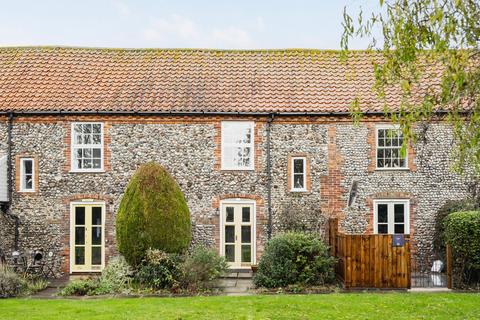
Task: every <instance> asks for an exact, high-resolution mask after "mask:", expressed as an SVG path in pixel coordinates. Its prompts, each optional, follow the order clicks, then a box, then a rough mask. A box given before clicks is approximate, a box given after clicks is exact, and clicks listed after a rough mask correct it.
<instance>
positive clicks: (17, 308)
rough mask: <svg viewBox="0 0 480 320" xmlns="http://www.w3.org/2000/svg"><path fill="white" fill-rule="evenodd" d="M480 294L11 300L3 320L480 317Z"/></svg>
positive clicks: (2, 303) (1, 307)
mask: <svg viewBox="0 0 480 320" xmlns="http://www.w3.org/2000/svg"><path fill="white" fill-rule="evenodd" d="M479 318H480V294H478V293H475V294H471V293H468V294H467V293H431V294H427V293H411V294H408V293H351V294H350V293H349V294H342V293H336V294H325V295H260V296H249V297H225V296H217V297H188V298H123V299H120V298H109V299H75V300H69V299H54V300H41V299H9V300H0V319H11V320H13V319H29V320H36V319H41V320H46V319H62V320H67V319H210V320H213V319H449V320H451V319H479Z"/></svg>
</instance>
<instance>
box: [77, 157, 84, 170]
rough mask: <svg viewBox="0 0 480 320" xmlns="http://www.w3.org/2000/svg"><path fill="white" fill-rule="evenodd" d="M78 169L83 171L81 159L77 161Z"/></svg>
mask: <svg viewBox="0 0 480 320" xmlns="http://www.w3.org/2000/svg"><path fill="white" fill-rule="evenodd" d="M76 163H77V169H82V168H83V161H82V160H81V159H79V160H77V162H76Z"/></svg>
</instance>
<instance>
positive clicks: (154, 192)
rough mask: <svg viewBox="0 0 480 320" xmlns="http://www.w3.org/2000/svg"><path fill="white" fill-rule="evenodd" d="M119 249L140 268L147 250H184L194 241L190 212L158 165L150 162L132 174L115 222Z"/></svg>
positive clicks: (173, 183)
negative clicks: (139, 265) (192, 239)
mask: <svg viewBox="0 0 480 320" xmlns="http://www.w3.org/2000/svg"><path fill="white" fill-rule="evenodd" d="M116 230H117V242H118V249H119V251H120V252H121V253H122V255H123V256H124V257H125V259H126V260H127V262H128V263H130V264H131V265H132V266H137V265H138V264H139V263H140V262H141V261H142V259H143V258H144V256H145V253H146V251H147V249H149V248H152V249H159V250H162V251H165V252H169V253H180V252H182V251H184V250H185V249H186V248H187V247H188V245H189V243H190V240H191V225H190V212H189V210H188V206H187V203H186V201H185V197H184V195H183V193H182V191H181V190H180V187H179V186H178V184H177V183H176V182H175V180H174V179H173V178H172V176H171V175H170V174H169V173H168V172H167V171H166V170H165V169H164V168H163V167H162V166H160V165H159V164H157V163H155V162H149V163H147V164H145V165H143V166H141V167H140V168H139V169H138V170H137V172H136V173H135V174H134V175H133V177H132V179H131V181H130V183H129V184H128V186H127V189H126V191H125V194H124V196H123V198H122V201H121V203H120V207H119V210H118V215H117V220H116Z"/></svg>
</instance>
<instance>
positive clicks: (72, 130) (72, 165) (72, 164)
mask: <svg viewBox="0 0 480 320" xmlns="http://www.w3.org/2000/svg"><path fill="white" fill-rule="evenodd" d="M78 124H92V125H93V124H99V125H100V144H76V142H75V125H78ZM70 136H71V137H70V172H104V162H105V155H104V150H103V144H104V142H103V141H104V127H103V123H102V122H73V123H72V125H71V128H70ZM79 148H95V149H98V148H99V149H100V157H101V158H100V168H96V169H95V168H88V169H79V168H77V162H76V161H75V151H76V149H79Z"/></svg>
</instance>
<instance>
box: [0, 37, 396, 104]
mask: <svg viewBox="0 0 480 320" xmlns="http://www.w3.org/2000/svg"><path fill="white" fill-rule="evenodd" d="M353 54H354V59H353V60H350V61H351V62H350V65H346V64H345V63H343V62H341V61H340V57H339V52H338V51H322V50H305V49H287V50H245V51H238V50H202V49H198V50H197V49H191V50H188V49H171V50H169V49H98V48H68V47H15V48H13V47H11V48H10V47H6V48H0V111H1V112H6V111H14V112H15V111H16V112H28V111H35V112H38V111H41V112H43V111H66V112H92V111H93V112H95V111H101V112H252V113H255V112H256V113H263V112H348V111H349V107H350V105H351V103H352V100H353V99H354V97H355V96H360V97H361V98H362V105H363V110H364V111H382V110H383V103H382V102H380V101H378V100H377V98H376V94H375V93H374V92H373V91H372V84H373V67H372V59H373V56H372V54H369V53H366V52H362V51H356V52H354V53H353ZM388 97H389V101H388V102H389V104H390V105H395V104H398V101H399V99H400V97H399V95H395V94H391V93H390V94H389V95H388Z"/></svg>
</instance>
